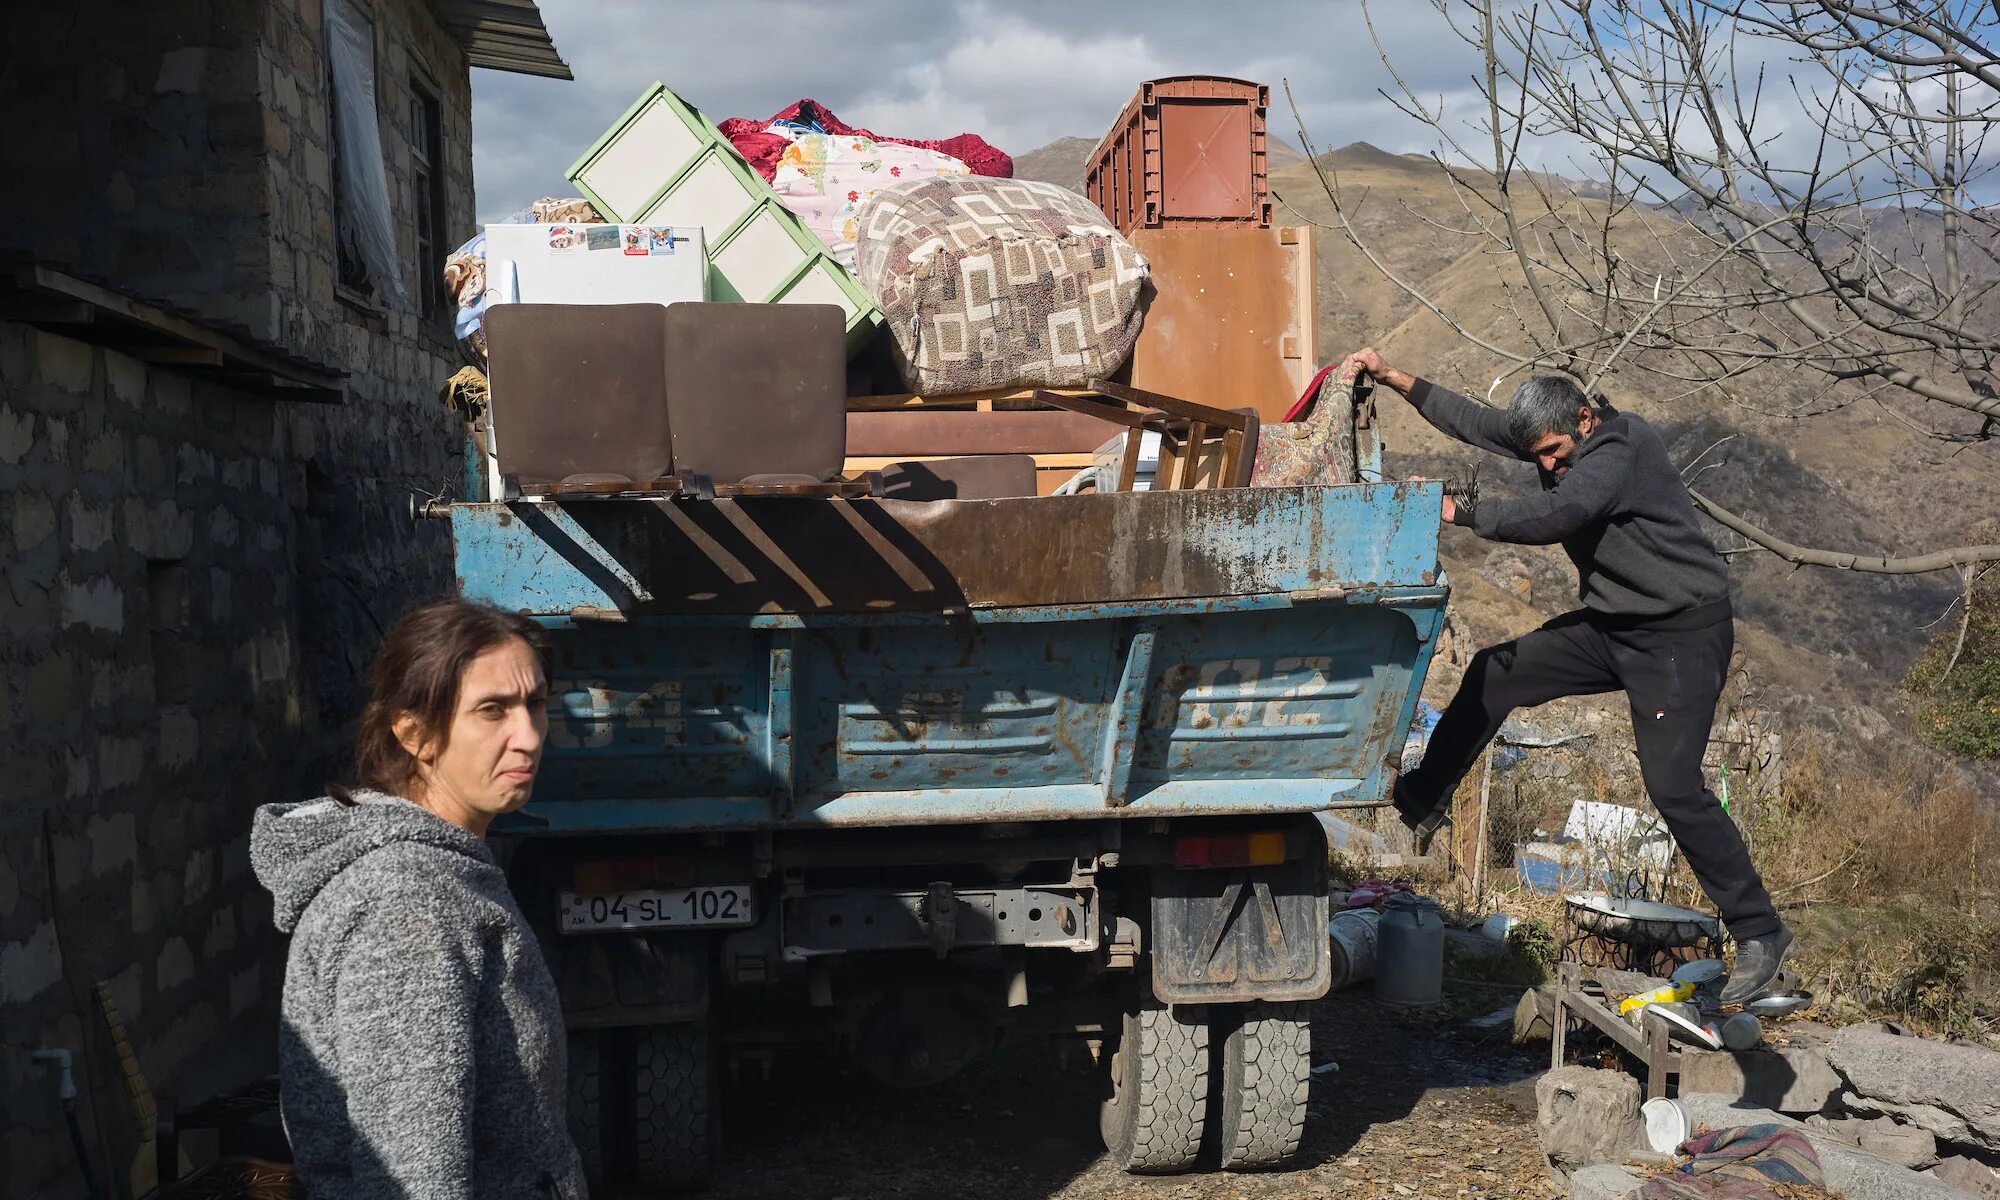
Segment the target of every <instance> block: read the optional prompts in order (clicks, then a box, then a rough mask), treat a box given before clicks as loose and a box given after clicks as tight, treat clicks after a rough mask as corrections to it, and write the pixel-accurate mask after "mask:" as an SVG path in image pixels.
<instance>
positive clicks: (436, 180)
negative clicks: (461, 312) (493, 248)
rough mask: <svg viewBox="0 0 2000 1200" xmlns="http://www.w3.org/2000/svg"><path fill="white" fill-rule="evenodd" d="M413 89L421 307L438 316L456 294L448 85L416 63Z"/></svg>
mask: <svg viewBox="0 0 2000 1200" xmlns="http://www.w3.org/2000/svg"><path fill="white" fill-rule="evenodd" d="M412 57H413V58H414V55H412ZM409 92H410V97H409V100H410V103H409V108H408V120H409V147H410V229H411V235H412V242H413V247H412V248H413V250H414V253H413V254H412V255H411V257H412V258H413V259H414V260H415V262H416V267H417V277H418V278H417V297H416V298H417V304H418V312H419V313H421V314H422V315H423V316H425V317H438V316H442V315H444V314H446V313H448V312H450V310H451V304H450V299H451V298H450V297H449V296H447V295H445V290H444V261H445V256H446V255H448V254H449V253H450V252H451V247H450V245H449V243H450V240H451V235H450V232H449V230H450V224H451V221H450V203H449V199H448V197H447V196H446V194H445V169H444V161H443V160H444V89H442V88H440V87H438V86H437V85H436V84H434V83H432V82H431V80H430V78H429V77H428V76H426V75H424V74H423V73H421V72H420V71H418V70H416V69H414V68H412V70H411V71H410V77H409ZM426 141H428V143H429V145H428V148H427V152H426V146H425V143H426ZM426 193H428V194H426ZM427 245H428V249H426V246H427Z"/></svg>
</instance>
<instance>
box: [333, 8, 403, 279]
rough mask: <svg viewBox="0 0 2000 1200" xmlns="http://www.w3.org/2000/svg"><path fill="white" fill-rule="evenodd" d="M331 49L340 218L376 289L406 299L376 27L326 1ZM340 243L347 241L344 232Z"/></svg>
mask: <svg viewBox="0 0 2000 1200" xmlns="http://www.w3.org/2000/svg"><path fill="white" fill-rule="evenodd" d="M325 12H326V29H327V47H328V51H329V54H330V56H331V58H332V65H333V96H334V111H333V121H334V136H335V139H336V141H337V144H338V145H339V147H340V161H339V167H338V171H337V174H338V176H339V178H337V179H336V180H334V187H336V188H338V189H339V192H340V197H339V203H340V218H341V222H342V224H344V225H345V226H347V227H348V228H349V229H351V230H352V232H353V234H354V240H355V247H356V249H357V250H358V251H359V252H360V254H361V261H362V262H363V263H364V264H366V265H367V267H368V274H369V277H370V278H371V279H372V280H373V281H374V282H375V284H376V286H378V287H380V288H382V289H383V290H385V291H387V292H390V293H392V294H394V295H396V296H399V297H400V296H402V295H403V294H404V292H403V274H402V270H401V269H400V267H399V266H398V265H397V261H396V230H395V226H394V224H393V222H392V219H391V216H390V208H389V176H388V172H387V170H386V169H385V167H384V165H383V160H382V125H381V121H380V119H379V118H378V117H377V116H376V112H375V27H374V25H373V24H371V23H370V22H369V20H368V19H367V18H366V17H364V16H362V15H361V14H360V13H359V12H358V11H357V10H356V9H355V7H354V5H353V4H351V3H350V2H349V0H326V10H325ZM335 236H336V237H339V236H341V235H340V233H339V232H338V231H336V233H335Z"/></svg>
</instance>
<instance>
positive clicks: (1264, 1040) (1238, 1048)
mask: <svg viewBox="0 0 2000 1200" xmlns="http://www.w3.org/2000/svg"><path fill="white" fill-rule="evenodd" d="M1311 1011H1312V1006H1311V1005H1310V1004H1306V1003H1303V1002H1298V1001H1294V1002H1291V1003H1283V1004H1279V1003H1272V1002H1269V1001H1258V1002H1256V1003H1254V1004H1248V1005H1244V1006H1243V1007H1242V1008H1240V1009H1238V1010H1237V1014H1238V1015H1240V1019H1239V1020H1236V1021H1234V1022H1233V1023H1232V1024H1231V1026H1230V1027H1229V1029H1228V1033H1227V1034H1226V1035H1224V1036H1223V1038H1222V1055H1221V1058H1222V1080H1221V1083H1222V1086H1221V1097H1220V1100H1219V1102H1218V1111H1217V1112H1216V1114H1215V1116H1216V1122H1217V1125H1218V1129H1217V1139H1216V1140H1217V1145H1219V1146H1220V1147H1221V1148H1222V1166H1223V1168H1224V1169H1225V1170H1231V1171H1245V1170H1258V1169H1261V1168H1267V1167H1276V1166H1280V1165H1282V1164H1283V1163H1284V1162H1285V1161H1286V1160H1288V1159H1290V1158H1291V1157H1292V1156H1293V1155H1294V1154H1297V1153H1298V1152H1299V1139H1300V1138H1301V1137H1302V1136H1303V1135H1304V1133H1305V1128H1306V1094H1307V1092H1309V1091H1310V1090H1311V1085H1312V1017H1311ZM1220 1032H1221V1031H1220V1030H1218V1033H1220Z"/></svg>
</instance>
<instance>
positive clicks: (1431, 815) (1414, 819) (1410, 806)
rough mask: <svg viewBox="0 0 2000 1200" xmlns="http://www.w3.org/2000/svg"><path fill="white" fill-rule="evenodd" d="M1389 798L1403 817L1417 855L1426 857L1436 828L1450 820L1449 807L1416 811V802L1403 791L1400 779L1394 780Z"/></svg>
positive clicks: (1397, 813) (1434, 836)
mask: <svg viewBox="0 0 2000 1200" xmlns="http://www.w3.org/2000/svg"><path fill="white" fill-rule="evenodd" d="M1391 798H1392V800H1393V801H1394V803H1395V805H1396V815H1398V816H1400V817H1401V818H1402V819H1403V825H1404V826H1405V827H1406V828H1408V829H1409V831H1410V839H1411V841H1413V842H1414V843H1415V848H1416V855H1417V857H1418V858H1428V857H1429V856H1430V852H1431V842H1432V841H1434V840H1436V838H1437V832H1438V830H1439V829H1442V828H1443V827H1444V826H1445V823H1446V822H1448V821H1450V820H1451V809H1450V808H1448V807H1446V808H1434V809H1431V810H1430V811H1429V812H1423V813H1420V812H1418V811H1417V806H1416V802H1415V801H1413V800H1411V799H1410V797H1409V795H1408V794H1407V793H1406V792H1404V791H1403V781H1402V780H1400V779H1398V780H1397V781H1396V789H1395V791H1394V792H1393V793H1391Z"/></svg>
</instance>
